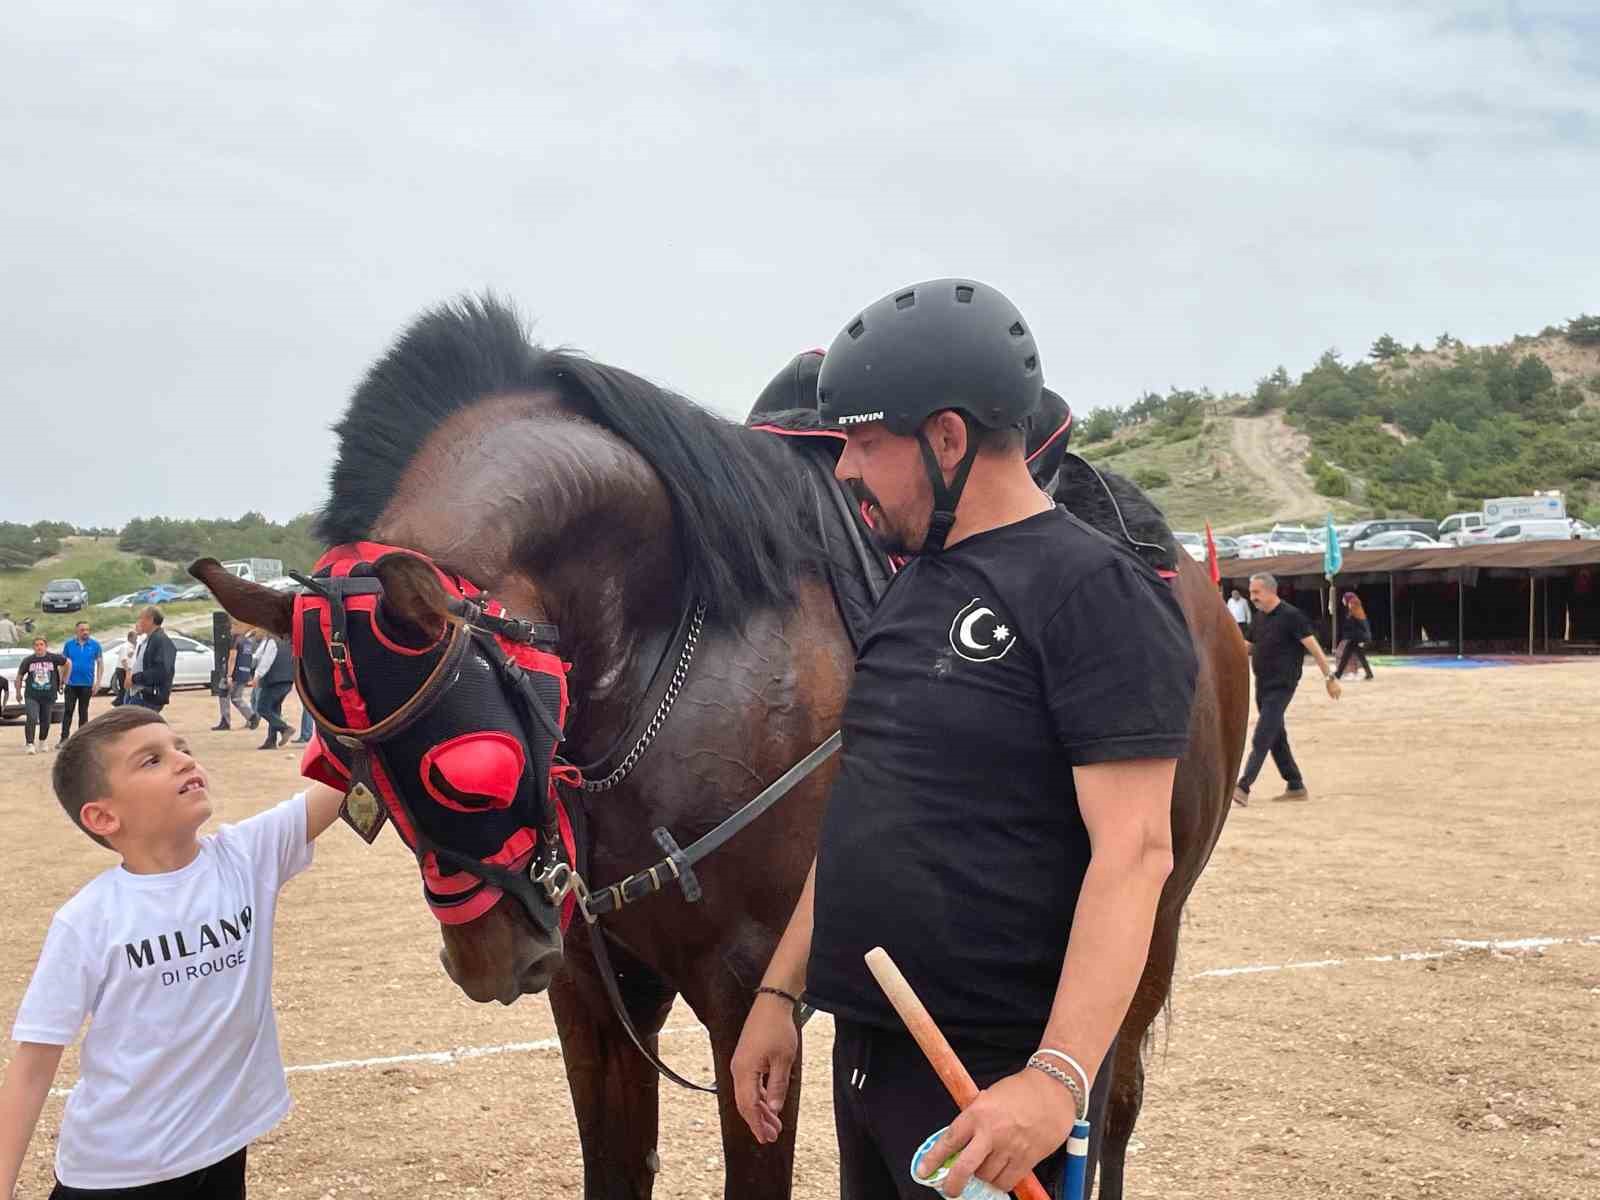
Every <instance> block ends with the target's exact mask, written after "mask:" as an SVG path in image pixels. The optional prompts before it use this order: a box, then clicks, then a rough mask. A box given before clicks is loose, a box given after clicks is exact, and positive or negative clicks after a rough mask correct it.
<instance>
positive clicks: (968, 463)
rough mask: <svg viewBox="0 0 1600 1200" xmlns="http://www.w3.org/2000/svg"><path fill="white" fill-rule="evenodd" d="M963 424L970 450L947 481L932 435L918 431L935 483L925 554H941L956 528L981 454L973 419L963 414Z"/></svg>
mask: <svg viewBox="0 0 1600 1200" xmlns="http://www.w3.org/2000/svg"><path fill="white" fill-rule="evenodd" d="M960 415H961V423H962V424H963V425H965V426H966V427H967V452H966V453H965V454H963V455H962V456H961V461H960V462H959V463H957V464H956V470H955V474H954V476H952V477H951V479H950V482H949V483H946V482H945V478H944V470H943V469H942V468H941V467H940V466H939V460H938V458H937V457H936V456H935V455H934V453H933V447H932V446H930V445H929V444H928V435H927V434H925V433H923V432H922V430H920V429H918V430H917V446H918V447H919V448H920V449H921V450H922V465H923V467H924V468H925V469H926V470H927V472H928V482H929V483H930V484H931V485H932V486H933V513H932V515H931V516H929V518H928V536H927V537H925V538H923V539H922V552H923V553H924V554H937V553H939V551H941V550H943V549H944V540H945V538H947V537H949V536H950V530H951V529H952V528H954V527H955V523H956V507H957V505H959V504H960V503H961V493H962V491H964V490H965V488H966V486H967V476H968V475H969V474H970V473H971V471H972V463H973V460H974V459H976V458H977V457H978V440H977V438H975V437H974V436H973V430H972V422H971V421H969V420H968V419H967V414H966V413H961V414H960Z"/></svg>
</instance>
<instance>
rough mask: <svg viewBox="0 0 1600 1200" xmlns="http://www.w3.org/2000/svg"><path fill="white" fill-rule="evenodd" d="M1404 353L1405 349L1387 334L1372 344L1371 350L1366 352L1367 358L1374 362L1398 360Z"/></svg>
mask: <svg viewBox="0 0 1600 1200" xmlns="http://www.w3.org/2000/svg"><path fill="white" fill-rule="evenodd" d="M1405 352H1406V348H1405V347H1404V346H1402V345H1401V344H1400V343H1399V342H1397V341H1395V340H1394V338H1392V337H1390V336H1389V335H1388V334H1387V333H1386V334H1384V335H1383V336H1382V337H1380V338H1379V339H1378V340H1377V341H1375V342H1373V343H1372V349H1371V350H1368V351H1367V357H1368V358H1370V359H1373V360H1374V361H1376V362H1388V361H1389V360H1390V359H1394V358H1399V357H1400V356H1401V355H1402V354H1404V353H1405Z"/></svg>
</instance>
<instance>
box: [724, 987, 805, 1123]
mask: <svg viewBox="0 0 1600 1200" xmlns="http://www.w3.org/2000/svg"><path fill="white" fill-rule="evenodd" d="M799 1052H800V1031H799V1030H798V1029H796V1028H795V1024H794V1008H793V1006H792V1005H790V1003H789V1002H788V1001H787V1000H785V999H784V998H783V997H782V996H773V995H769V994H768V993H766V992H762V993H758V994H757V996H756V1001H755V1004H754V1006H753V1007H752V1008H751V1009H750V1015H749V1016H748V1017H746V1018H745V1022H744V1032H742V1033H741V1034H740V1035H739V1045H738V1048H737V1049H735V1050H734V1052H733V1062H732V1063H731V1064H730V1065H729V1068H728V1069H729V1070H730V1071H731V1072H732V1073H733V1096H734V1103H735V1104H737V1105H738V1107H739V1115H740V1116H741V1117H743V1118H744V1123H745V1124H746V1125H748V1126H750V1132H751V1133H752V1134H754V1135H755V1139H756V1141H758V1142H760V1143H761V1144H762V1145H763V1146H769V1145H771V1144H772V1143H773V1142H775V1141H777V1140H778V1137H779V1135H780V1134H782V1133H783V1120H782V1118H781V1117H780V1115H779V1114H781V1113H782V1112H783V1105H784V1101H785V1100H786V1099H787V1098H788V1095H789V1074H790V1072H791V1071H792V1070H793V1069H794V1060H795V1057H796V1056H797V1055H798V1054H799Z"/></svg>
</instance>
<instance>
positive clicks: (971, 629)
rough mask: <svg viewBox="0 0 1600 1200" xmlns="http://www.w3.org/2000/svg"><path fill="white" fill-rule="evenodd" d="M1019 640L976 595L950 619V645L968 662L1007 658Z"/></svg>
mask: <svg viewBox="0 0 1600 1200" xmlns="http://www.w3.org/2000/svg"><path fill="white" fill-rule="evenodd" d="M1016 644H1017V638H1016V635H1015V634H1014V633H1013V632H1012V630H1011V628H1010V626H1008V625H1007V624H1006V623H1005V622H1004V621H1002V620H1000V618H999V617H997V616H996V615H995V611H994V609H992V608H990V607H989V606H988V605H987V604H985V603H984V602H983V601H982V600H981V599H979V598H978V597H976V596H974V597H973V598H972V600H971V601H970V602H969V603H968V604H967V606H966V607H965V608H963V609H962V610H961V611H960V612H958V613H957V614H956V619H955V620H954V621H952V622H950V648H951V649H952V650H954V651H955V652H956V653H957V654H959V655H960V656H961V657H962V658H964V659H966V660H967V661H968V662H975V663H982V662H993V661H994V660H995V659H997V658H1004V657H1005V656H1006V654H1007V653H1008V652H1009V651H1010V650H1011V647H1013V646H1015V645H1016Z"/></svg>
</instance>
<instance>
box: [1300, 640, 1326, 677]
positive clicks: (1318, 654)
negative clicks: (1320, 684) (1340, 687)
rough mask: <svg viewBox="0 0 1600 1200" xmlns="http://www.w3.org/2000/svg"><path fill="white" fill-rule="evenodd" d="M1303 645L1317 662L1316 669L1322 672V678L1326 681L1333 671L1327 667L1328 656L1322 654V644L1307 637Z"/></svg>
mask: <svg viewBox="0 0 1600 1200" xmlns="http://www.w3.org/2000/svg"><path fill="white" fill-rule="evenodd" d="M1304 645H1305V648H1306V649H1307V650H1309V651H1311V656H1312V657H1313V658H1315V659H1316V660H1317V669H1318V670H1319V671H1321V672H1322V677H1323V678H1324V679H1326V678H1327V677H1328V676H1329V675H1332V674H1333V669H1332V668H1331V667H1329V666H1328V656H1327V655H1326V654H1324V653H1323V652H1322V643H1321V642H1319V641H1317V639H1316V638H1314V637H1308V638H1307V639H1306V640H1305V642H1304Z"/></svg>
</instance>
